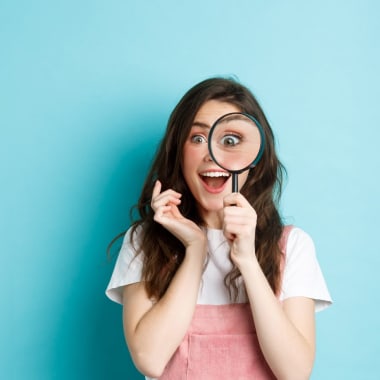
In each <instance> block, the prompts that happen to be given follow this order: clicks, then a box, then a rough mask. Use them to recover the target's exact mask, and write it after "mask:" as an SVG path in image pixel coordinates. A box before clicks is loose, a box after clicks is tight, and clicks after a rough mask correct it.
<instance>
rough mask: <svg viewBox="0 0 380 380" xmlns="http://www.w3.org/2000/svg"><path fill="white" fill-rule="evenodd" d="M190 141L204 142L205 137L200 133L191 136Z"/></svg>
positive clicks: (195, 142)
mask: <svg viewBox="0 0 380 380" xmlns="http://www.w3.org/2000/svg"><path fill="white" fill-rule="evenodd" d="M190 140H191V142H192V143H194V144H202V143H205V142H206V138H205V137H204V136H202V135H194V136H191V139H190Z"/></svg>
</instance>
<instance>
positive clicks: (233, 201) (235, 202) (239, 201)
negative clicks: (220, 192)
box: [223, 193, 252, 207]
mask: <svg viewBox="0 0 380 380" xmlns="http://www.w3.org/2000/svg"><path fill="white" fill-rule="evenodd" d="M223 205H224V207H228V206H238V207H252V206H251V204H250V203H249V202H248V201H247V199H245V197H244V196H243V195H242V194H240V193H231V194H228V195H227V196H225V197H224V199H223Z"/></svg>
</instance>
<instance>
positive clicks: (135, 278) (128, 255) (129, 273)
mask: <svg viewBox="0 0 380 380" xmlns="http://www.w3.org/2000/svg"><path fill="white" fill-rule="evenodd" d="M136 235H138V232H137V233H136V234H135V236H136ZM130 236H131V229H129V230H128V231H127V233H126V234H125V236H124V239H123V244H122V246H121V249H120V252H119V255H118V257H117V260H116V264H115V267H114V270H113V272H112V276H111V280H110V282H109V284H108V286H107V289H106V295H107V297H108V298H109V299H110V300H112V301H114V302H117V303H120V304H122V303H123V294H122V293H123V287H124V286H125V285H129V284H133V283H136V282H140V281H141V272H142V264H143V263H142V258H141V254H138V255H137V256H136V249H135V247H138V244H137V240H136V239H135V240H134V243H135V244H134V246H133V245H132V244H131V241H130Z"/></svg>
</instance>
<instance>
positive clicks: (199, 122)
mask: <svg viewBox="0 0 380 380" xmlns="http://www.w3.org/2000/svg"><path fill="white" fill-rule="evenodd" d="M191 127H192V128H193V127H200V128H204V129H210V128H211V127H210V126H209V125H208V124H206V123H202V122H201V121H194V123H193V124H192V125H191Z"/></svg>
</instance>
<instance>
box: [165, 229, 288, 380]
mask: <svg viewBox="0 0 380 380" xmlns="http://www.w3.org/2000/svg"><path fill="white" fill-rule="evenodd" d="M290 229H291V226H286V227H285V228H284V232H283V236H282V238H281V241H280V246H281V249H282V251H283V252H284V253H285V247H286V242H287V237H288V234H289V232H290ZM284 261H285V260H283V262H284ZM275 379H276V378H275V377H274V375H273V373H272V371H271V369H270V368H269V366H268V364H267V363H266V361H265V358H264V356H263V354H262V352H261V349H260V346H259V341H258V338H257V334H256V330H255V325H254V322H253V318H252V313H251V309H250V305H249V303H233V304H227V305H196V308H195V312H194V316H193V319H192V321H191V324H190V326H189V329H188V331H187V333H186V335H185V337H184V339H183V341H182V343H181V344H180V346H179V347H178V349H177V350H176V352H175V353H174V355H173V356H172V358H171V359H170V361H169V363H168V364H167V366H166V368H165V370H164V373H163V374H162V376H161V377H160V380H275Z"/></svg>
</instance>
